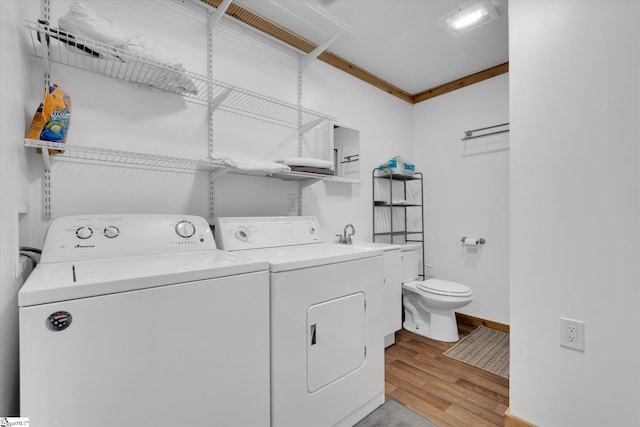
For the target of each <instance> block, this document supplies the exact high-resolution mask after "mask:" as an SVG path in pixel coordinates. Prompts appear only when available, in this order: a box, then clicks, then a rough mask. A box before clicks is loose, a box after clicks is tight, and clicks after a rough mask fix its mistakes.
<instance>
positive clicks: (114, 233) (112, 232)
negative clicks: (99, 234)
mask: <svg viewBox="0 0 640 427" xmlns="http://www.w3.org/2000/svg"><path fill="white" fill-rule="evenodd" d="M118 234H120V230H118V227H115V226H113V225H110V226H108V227H107V228H105V229H104V235H105V237H108V238H110V239H113V238H114V237H118Z"/></svg>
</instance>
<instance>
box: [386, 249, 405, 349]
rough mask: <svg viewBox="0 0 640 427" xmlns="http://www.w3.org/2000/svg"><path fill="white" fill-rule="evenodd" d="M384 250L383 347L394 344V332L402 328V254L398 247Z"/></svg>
mask: <svg viewBox="0 0 640 427" xmlns="http://www.w3.org/2000/svg"><path fill="white" fill-rule="evenodd" d="M386 246H387V247H386V248H384V247H383V248H382V249H383V250H384V327H383V330H384V346H385V347H389V346H390V345H391V344H393V343H395V342H396V336H395V334H396V331H398V330H400V328H402V265H401V264H402V262H401V261H402V252H401V250H400V246H399V245H386Z"/></svg>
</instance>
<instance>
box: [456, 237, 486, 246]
mask: <svg viewBox="0 0 640 427" xmlns="http://www.w3.org/2000/svg"><path fill="white" fill-rule="evenodd" d="M467 239H469V241H467ZM460 241H461V242H462V244H464V245H469V246H477V245H484V244H485V243H486V242H487V241H486V240H485V239H484V237H480V238H479V239H477V238H475V237H463V238H462V239H460Z"/></svg>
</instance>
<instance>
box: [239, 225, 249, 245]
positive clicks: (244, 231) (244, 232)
mask: <svg viewBox="0 0 640 427" xmlns="http://www.w3.org/2000/svg"><path fill="white" fill-rule="evenodd" d="M250 236H251V231H249V229H248V228H247V227H238V229H237V230H236V238H237V239H238V240H241V241H243V242H248V241H249V237H250Z"/></svg>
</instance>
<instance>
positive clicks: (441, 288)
mask: <svg viewBox="0 0 640 427" xmlns="http://www.w3.org/2000/svg"><path fill="white" fill-rule="evenodd" d="M417 286H418V289H421V290H423V291H425V292H430V293H432V294H437V295H447V296H453V297H466V296H469V295H471V289H469V287H468V286H465V285H462V284H460V283H456V282H450V281H448V280H440V279H429V280H425V281H424V282H418V285H417Z"/></svg>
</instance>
